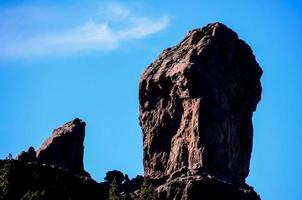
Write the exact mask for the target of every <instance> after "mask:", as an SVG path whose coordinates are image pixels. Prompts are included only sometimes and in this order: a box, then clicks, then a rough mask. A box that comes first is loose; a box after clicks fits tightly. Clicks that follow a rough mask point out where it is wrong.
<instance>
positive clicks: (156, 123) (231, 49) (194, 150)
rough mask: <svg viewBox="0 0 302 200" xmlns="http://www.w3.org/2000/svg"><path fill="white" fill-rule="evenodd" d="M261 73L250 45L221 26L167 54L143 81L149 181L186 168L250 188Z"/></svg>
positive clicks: (192, 34) (141, 95)
mask: <svg viewBox="0 0 302 200" xmlns="http://www.w3.org/2000/svg"><path fill="white" fill-rule="evenodd" d="M261 75H262V70H261V68H260V66H259V65H258V63H257V61H256V59H255V56H254V55H253V52H252V50H251V48H250V47H249V46H248V45H247V44H246V43H245V42H244V41H242V40H240V39H239V38H238V36H237V34H236V33H235V32H233V31H232V30H231V29H229V28H227V27H226V26H225V25H223V24H221V23H213V24H208V25H207V26H205V27H204V28H200V29H195V30H192V31H190V32H189V33H188V34H187V36H186V37H185V38H184V40H183V41H181V42H180V43H179V44H178V45H176V46H174V47H171V48H168V49H166V50H164V51H163V52H162V53H161V54H160V55H159V57H158V58H157V59H156V60H155V61H154V62H153V63H152V64H151V65H149V66H148V67H147V69H146V70H145V71H144V73H143V75H142V76H141V79H140V83H139V104H140V124H141V127H142V132H143V148H144V173H145V176H146V177H148V178H151V179H159V178H163V177H168V176H170V175H171V174H172V173H173V172H175V171H177V170H179V169H181V168H183V167H187V168H188V170H189V171H192V172H194V174H198V173H202V172H207V173H208V174H211V175H213V176H215V177H217V179H220V180H223V181H226V182H229V183H244V182H245V178H246V176H247V175H248V173H249V164H250V157H251V151H252V140H253V126H252V115H253V112H254V111H255V110H256V106H257V103H258V102H259V100H260V98H261V83H260V77H261Z"/></svg>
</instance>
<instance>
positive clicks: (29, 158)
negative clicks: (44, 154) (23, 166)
mask: <svg viewBox="0 0 302 200" xmlns="http://www.w3.org/2000/svg"><path fill="white" fill-rule="evenodd" d="M16 160H23V161H26V162H34V161H36V151H35V148H34V147H29V148H28V150H27V151H22V152H21V153H20V154H19V155H18V156H17V158H16Z"/></svg>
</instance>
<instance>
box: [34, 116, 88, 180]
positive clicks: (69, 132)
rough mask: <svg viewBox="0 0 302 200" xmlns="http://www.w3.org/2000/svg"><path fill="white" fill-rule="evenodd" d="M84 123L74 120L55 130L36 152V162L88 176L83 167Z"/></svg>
mask: <svg viewBox="0 0 302 200" xmlns="http://www.w3.org/2000/svg"><path fill="white" fill-rule="evenodd" d="M85 125H86V124H85V122H84V121H82V120H80V119H78V118H76V119H74V120H73V121H70V122H68V123H66V124H64V125H63V126H61V127H59V128H57V129H55V130H54V131H53V133H52V135H51V136H50V137H49V138H47V139H46V140H45V141H44V143H43V144H42V146H41V147H40V148H39V149H38V151H37V161H38V162H40V163H47V164H52V165H56V166H59V167H63V168H65V169H68V170H70V171H72V172H74V173H76V174H78V175H83V176H90V175H89V174H88V173H87V172H86V171H85V170H84V165H83V156H84V145H83V142H84V137H85Z"/></svg>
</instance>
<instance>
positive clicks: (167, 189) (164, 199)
mask: <svg viewBox="0 0 302 200" xmlns="http://www.w3.org/2000/svg"><path fill="white" fill-rule="evenodd" d="M157 192H158V196H159V200H168V199H169V200H172V199H173V200H184V199H185V200H197V199H208V200H228V199H231V200H260V197H259V196H258V195H257V193H256V192H255V191H254V190H253V188H251V187H249V186H248V185H240V186H236V185H232V184H228V183H224V182H221V181H219V180H217V179H215V178H212V177H208V176H206V175H203V176H202V175H197V176H187V175H186V176H183V177H177V178H175V179H171V180H169V181H167V182H166V183H165V184H164V185H161V186H159V187H158V188H157Z"/></svg>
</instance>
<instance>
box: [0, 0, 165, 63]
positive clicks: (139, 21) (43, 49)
mask: <svg viewBox="0 0 302 200" xmlns="http://www.w3.org/2000/svg"><path fill="white" fill-rule="evenodd" d="M101 12H103V14H105V15H107V17H104V19H98V20H95V19H90V20H89V21H86V22H84V23H83V24H82V25H80V26H76V27H71V28H70V27H69V28H65V29H64V28H61V29H59V30H56V31H53V30H52V31H51V32H49V33H47V32H39V33H38V34H37V33H35V34H32V35H30V34H27V35H25V36H22V37H19V38H18V37H15V38H14V37H8V38H2V39H1V36H0V41H1V43H2V47H1V48H0V58H24V57H36V56H45V55H62V54H63V55H65V54H70V53H75V52H82V51H96V50H97V51H109V50H115V49H117V48H118V47H119V46H120V45H121V43H122V42H123V41H128V40H134V39H141V38H144V37H146V36H149V35H152V34H155V33H158V32H160V31H162V30H164V29H165V28H166V27H167V25H168V24H169V18H168V17H167V16H159V17H156V18H154V17H153V18H151V17H148V16H141V15H136V14H135V13H134V12H133V10H131V9H129V8H127V7H125V6H122V5H120V4H116V3H115V4H109V5H106V7H103V9H102V10H101ZM0 28H1V27H0Z"/></svg>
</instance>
